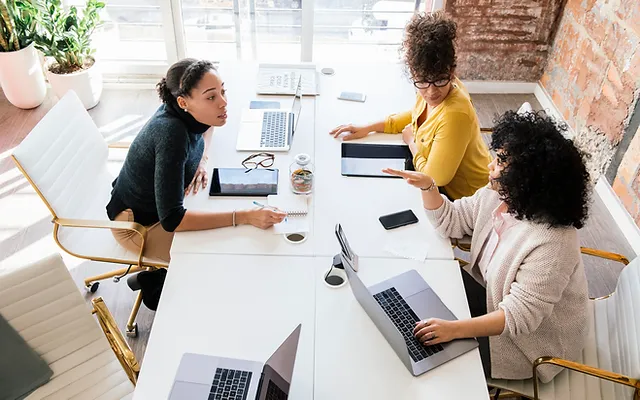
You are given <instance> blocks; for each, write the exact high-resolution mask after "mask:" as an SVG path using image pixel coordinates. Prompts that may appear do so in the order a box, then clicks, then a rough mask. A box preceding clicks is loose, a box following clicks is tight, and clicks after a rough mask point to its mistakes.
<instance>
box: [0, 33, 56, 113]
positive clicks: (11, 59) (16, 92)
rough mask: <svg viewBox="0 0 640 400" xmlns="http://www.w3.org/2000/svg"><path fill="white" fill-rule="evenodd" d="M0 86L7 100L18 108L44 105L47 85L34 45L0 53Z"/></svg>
mask: <svg viewBox="0 0 640 400" xmlns="http://www.w3.org/2000/svg"><path fill="white" fill-rule="evenodd" d="M0 86H2V90H3V91H4V95H5V96H6V97H7V100H9V102H10V103H11V104H13V105H14V106H16V107H18V108H24V109H29V108H34V107H38V106H39V105H40V104H42V102H43V101H44V98H45V97H46V95H47V85H46V83H45V81H44V75H43V74H42V66H41V65H40V57H38V52H37V51H36V49H35V47H34V46H33V43H31V44H30V45H29V46H27V47H25V48H24V49H21V50H18V51H9V52H0Z"/></svg>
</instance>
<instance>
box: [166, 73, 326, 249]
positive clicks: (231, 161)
mask: <svg viewBox="0 0 640 400" xmlns="http://www.w3.org/2000/svg"><path fill="white" fill-rule="evenodd" d="M219 70H220V74H221V76H222V79H223V80H224V82H225V88H226V89H227V99H228V106H227V114H228V116H229V118H228V120H227V123H226V125H225V126H223V127H221V128H215V129H214V132H213V138H212V140H211V145H210V148H209V151H208V153H209V162H208V165H207V167H208V173H209V178H210V179H211V174H212V172H213V168H214V167H225V168H242V164H241V163H242V160H244V159H245V158H246V157H247V156H249V155H251V154H253V153H257V151H255V152H246V151H244V152H239V151H236V139H237V136H238V135H237V133H238V129H239V125H240V115H241V113H242V110H243V109H246V108H249V103H250V102H251V101H252V100H256V99H259V100H270V101H280V106H281V107H282V108H288V109H291V104H292V102H293V98H292V96H257V95H256V93H255V88H256V78H257V73H258V67H257V64H247V63H237V64H235V63H234V64H224V63H223V64H222V65H221V66H220V68H219ZM314 103H315V98H314V97H310V96H304V97H303V98H302V112H301V115H302V117H301V119H300V122H299V124H298V126H297V130H296V132H295V135H294V139H293V145H292V147H291V149H290V150H289V151H288V152H275V153H274V154H275V163H274V166H273V168H278V170H279V179H278V194H279V195H287V196H295V194H293V192H292V191H291V189H290V187H289V166H290V165H291V163H292V162H293V157H295V155H296V154H299V153H307V154H310V155H311V156H312V157H314V151H313V132H314V126H313V121H314V113H315V105H314ZM314 158H315V157H314ZM254 200H256V201H258V202H261V203H266V201H267V199H266V198H265V197H210V196H209V188H208V187H207V189H205V190H202V191H200V192H198V194H197V195H195V196H193V195H190V196H188V197H187V198H186V199H185V207H186V208H187V209H194V210H207V211H220V212H225V211H226V212H228V211H233V210H241V209H250V208H255V206H254V205H253V204H252V201H254ZM309 211H310V214H309V215H308V216H307V217H306V218H307V219H308V220H309V225H310V229H311V230H312V229H313V199H311V202H310V206H309ZM313 241H314V238H313V235H309V237H308V238H307V240H306V241H305V242H304V243H300V244H290V243H288V242H286V241H285V240H284V239H283V237H282V235H275V234H273V231H272V228H271V229H267V230H264V231H263V230H261V229H258V228H255V227H253V226H248V225H247V226H238V227H236V228H232V227H229V228H221V229H212V230H206V231H196V232H178V233H177V234H176V235H175V237H174V240H173V245H172V247H171V254H172V255H173V254H178V253H207V254H270V255H278V254H279V255H312V254H313Z"/></svg>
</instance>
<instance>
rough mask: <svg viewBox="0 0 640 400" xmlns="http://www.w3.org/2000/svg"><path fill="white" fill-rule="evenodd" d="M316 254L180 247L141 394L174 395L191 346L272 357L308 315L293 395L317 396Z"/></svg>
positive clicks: (141, 396)
mask: <svg viewBox="0 0 640 400" xmlns="http://www.w3.org/2000/svg"><path fill="white" fill-rule="evenodd" d="M311 261H312V258H308V257H291V256H289V257H259V256H237V255H236V256H231V255H206V254H174V255H173V256H172V260H171V264H170V267H169V270H168V274H167V279H166V282H165V286H164V288H163V291H162V298H161V300H160V304H159V306H158V311H157V312H156V315H155V319H154V322H153V329H152V331H151V336H150V338H149V344H148V346H147V350H146V352H145V356H144V362H143V363H142V370H141V372H140V379H139V381H138V385H137V387H136V391H135V396H134V398H135V399H140V400H148V399H166V398H168V396H169V393H170V391H171V387H172V384H173V379H174V377H175V374H176V371H177V369H178V365H179V363H180V359H181V357H182V354H184V353H186V352H193V353H201V354H212V355H217V356H222V357H231V358H239V359H246V360H255V361H262V362H265V361H266V360H267V359H268V358H269V357H270V356H271V354H273V352H274V351H275V350H276V349H277V348H278V346H279V345H280V344H281V343H282V342H283V341H284V340H285V339H286V338H287V337H288V335H289V334H290V333H291V332H292V331H293V329H294V328H295V327H296V326H297V325H298V324H299V323H302V331H301V336H300V342H299V344H298V353H297V357H296V363H295V368H294V374H293V379H292V380H293V383H292V386H291V398H292V399H312V398H313V354H314V347H313V346H314V333H315V332H314V329H315V322H314V318H315V309H314V303H315V284H314V279H315V276H314V270H313V268H312V265H311ZM293 283H295V284H293Z"/></svg>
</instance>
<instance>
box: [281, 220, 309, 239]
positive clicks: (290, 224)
mask: <svg viewBox="0 0 640 400" xmlns="http://www.w3.org/2000/svg"><path fill="white" fill-rule="evenodd" d="M306 232H309V221H308V220H307V218H306V217H287V218H285V220H284V221H282V222H280V223H279V224H275V225H274V226H273V233H274V234H276V235H280V234H283V233H306Z"/></svg>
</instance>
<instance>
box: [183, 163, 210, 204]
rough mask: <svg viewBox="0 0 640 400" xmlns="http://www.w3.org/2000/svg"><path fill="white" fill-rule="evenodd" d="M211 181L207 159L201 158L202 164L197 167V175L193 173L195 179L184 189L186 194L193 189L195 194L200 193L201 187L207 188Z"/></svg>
mask: <svg viewBox="0 0 640 400" xmlns="http://www.w3.org/2000/svg"><path fill="white" fill-rule="evenodd" d="M208 183H209V179H208V177H207V159H206V158H203V159H202V160H200V164H198V169H196V173H195V175H193V179H192V180H191V183H190V184H189V186H187V189H186V190H185V191H184V195H185V196H187V195H188V194H189V192H191V191H193V194H196V193H198V190H199V189H200V188H202V189H205V188H206V187H207V184H208Z"/></svg>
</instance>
